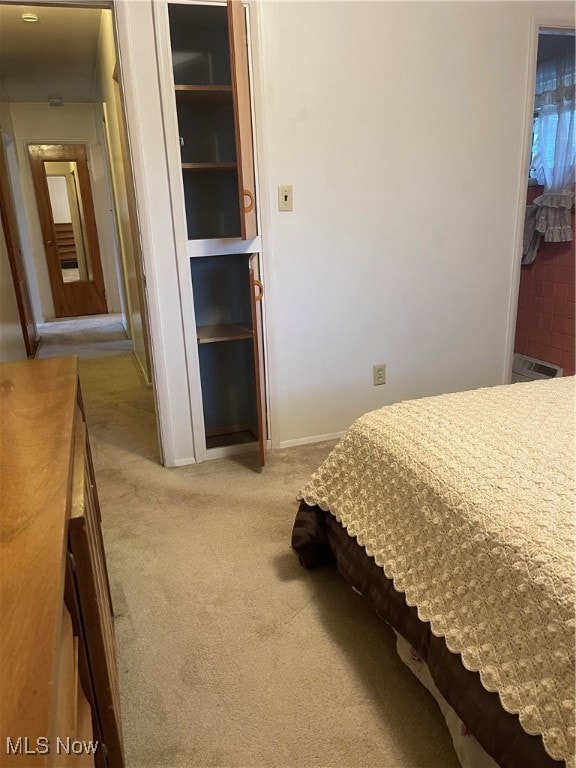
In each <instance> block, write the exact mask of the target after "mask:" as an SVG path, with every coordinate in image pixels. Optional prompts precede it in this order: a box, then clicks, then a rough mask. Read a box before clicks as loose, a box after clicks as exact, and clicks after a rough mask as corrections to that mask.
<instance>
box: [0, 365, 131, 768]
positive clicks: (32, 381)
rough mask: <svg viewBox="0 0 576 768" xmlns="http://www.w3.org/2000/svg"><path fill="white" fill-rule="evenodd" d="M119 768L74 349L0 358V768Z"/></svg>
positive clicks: (113, 679)
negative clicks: (21, 358)
mask: <svg viewBox="0 0 576 768" xmlns="http://www.w3.org/2000/svg"><path fill="white" fill-rule="evenodd" d="M69 765H70V766H95V767H96V768H123V766H124V756H123V747H122V731H121V722H120V701H119V691H118V676H117V668H116V652H115V642H114V626H113V620H112V602H111V599H110V588H109V583H108V573H107V570H106V561H105V556H104V547H103V544H102V534H101V529H100V509H99V505H98V496H97V492H96V485H95V480H94V470H93V466H92V459H91V456H90V445H89V442H88V437H87V431H86V424H85V421H84V414H83V408H82V400H81V395H80V388H79V383H78V365H77V360H76V358H75V357H59V358H50V359H46V360H29V361H26V362H22V363H2V364H0V766H1V767H2V768H4V767H5V766H6V768H8V767H9V766H20V768H28V766H30V768H34V766H47V767H48V768H52V767H57V768H60V766H69Z"/></svg>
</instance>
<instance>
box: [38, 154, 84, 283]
mask: <svg viewBox="0 0 576 768" xmlns="http://www.w3.org/2000/svg"><path fill="white" fill-rule="evenodd" d="M44 171H45V173H46V180H47V183H48V194H49V197H50V207H51V209H52V223H53V224H54V234H55V238H56V243H55V244H56V248H57V251H58V260H59V266H60V270H61V272H62V280H63V281H64V282H65V283H74V282H79V281H84V280H92V265H91V260H90V246H89V243H88V238H87V237H86V225H85V222H84V210H83V206H82V194H81V191H80V185H79V183H78V168H77V165H76V162H75V161H74V162H52V161H46V162H44Z"/></svg>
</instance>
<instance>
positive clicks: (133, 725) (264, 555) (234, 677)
mask: <svg viewBox="0 0 576 768" xmlns="http://www.w3.org/2000/svg"><path fill="white" fill-rule="evenodd" d="M80 379H81V384H82V390H83V396H84V401H85V408H86V412H87V420H88V428H89V431H90V440H91V444H92V450H93V455H94V463H95V468H96V478H97V483H98V490H99V495H100V502H101V507H102V514H103V527H104V538H105V545H106V551H107V557H108V567H109V571H110V579H111V584H112V593H113V599H114V604H115V612H116V636H117V646H118V656H119V669H120V686H121V695H122V710H123V712H122V714H123V726H124V738H125V748H126V757H127V768H203V767H204V766H220V767H222V768H232V767H234V768H241V767H244V766H246V767H248V766H250V767H253V768H256V767H258V768H275V767H278V768H312V767H313V766H323V767H326V768H328V767H330V768H356V767H358V768H360V767H362V768H371V767H372V766H374V768H376V766H377V767H378V768H457V766H458V762H457V759H456V757H455V754H454V752H453V749H452V746H451V741H450V737H449V736H448V733H447V731H446V730H445V728H444V726H443V720H442V717H441V715H440V712H439V710H438V708H437V706H436V704H435V702H434V701H433V699H432V698H431V697H430V696H429V695H428V694H427V693H426V692H425V691H424V690H423V689H422V688H421V687H420V685H419V683H418V682H417V681H416V680H415V679H414V678H413V677H412V675H411V673H410V671H409V670H408V669H407V668H405V667H404V666H403V664H402V662H401V661H400V660H399V659H398V658H397V656H396V654H395V647H394V639H393V635H392V633H391V632H390V631H389V630H388V629H387V628H386V627H385V626H384V625H383V624H382V622H381V621H380V620H379V619H377V618H376V617H375V616H374V615H373V614H372V613H371V611H370V610H369V609H368V607H367V606H366V605H365V603H364V601H363V599H362V598H361V597H359V596H358V595H356V594H355V593H354V592H353V591H352V590H351V589H349V588H348V587H347V586H346V585H345V584H344V582H343V581H342V580H341V578H340V577H339V576H338V574H337V573H335V572H333V571H332V570H330V569H328V570H322V571H314V572H307V571H305V570H303V569H302V568H301V567H300V565H299V563H298V560H297V558H296V556H295V555H294V553H293V552H292V551H291V549H290V546H289V542H290V532H291V525H292V520H293V517H294V514H295V511H296V506H297V504H296V501H295V496H296V493H297V491H298V489H299V487H300V486H301V485H302V484H303V483H304V481H305V480H306V479H307V478H308V475H309V474H310V473H311V472H312V471H313V470H314V469H315V468H316V466H317V465H318V464H319V463H320V462H321V461H322V459H323V458H324V456H325V455H326V454H327V452H328V450H329V449H330V447H331V444H319V445H307V446H303V447H299V448H290V449H286V450H278V451H271V452H269V453H268V455H267V466H266V469H265V470H264V471H263V472H262V473H258V472H255V471H254V466H255V464H254V460H253V458H252V457H250V456H244V457H238V458H236V459H229V460H218V461H211V462H206V463H204V464H200V465H196V466H191V467H182V468H178V469H166V468H164V467H162V466H160V465H159V464H158V448H157V444H156V436H155V429H154V423H155V422H154V409H153V403H152V394H151V390H150V389H147V388H146V387H144V386H143V385H142V383H141V379H140V374H139V371H138V368H137V366H136V363H135V362H134V359H133V357H132V356H131V355H125V354H124V355H122V354H121V355H118V356H115V357H103V358H100V359H91V358H89V357H88V359H81V361H80Z"/></svg>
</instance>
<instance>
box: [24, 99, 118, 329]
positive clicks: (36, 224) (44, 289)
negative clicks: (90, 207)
mask: <svg viewBox="0 0 576 768" xmlns="http://www.w3.org/2000/svg"><path fill="white" fill-rule="evenodd" d="M11 113H12V124H13V129H14V139H15V142H16V147H17V153H18V164H19V168H20V179H21V182H22V194H23V199H24V205H25V209H26V218H27V223H28V231H29V235H30V244H31V249H32V254H33V261H34V269H35V272H36V279H37V291H38V296H39V301H40V308H39V309H40V313H41V316H40V317H36V318H35V319H36V322H42V321H43V320H46V319H49V318H53V317H54V303H53V301H52V293H51V290H50V281H49V278H48V269H47V267H46V259H45V255H44V246H43V238H42V232H41V229H40V221H39V217H38V208H37V205H36V197H35V195H34V186H33V183H32V174H31V171H30V163H29V160H28V155H27V148H26V145H27V144H30V143H50V142H52V143H87V144H88V161H89V169H90V178H91V182H92V195H93V198H94V212H95V214H96V226H97V229H98V239H99V243H100V256H101V260H102V270H103V272H104V285H105V288H106V294H107V301H108V309H109V311H110V312H120V310H121V304H120V295H119V290H118V280H117V275H116V261H117V258H118V257H117V253H116V243H115V239H114V229H113V221H112V214H111V210H110V209H111V204H110V194H109V190H108V189H107V186H106V178H105V175H104V165H103V164H104V157H103V153H102V147H101V146H100V145H99V144H98V143H97V136H96V126H95V122H94V110H93V107H92V104H66V105H64V106H63V107H50V106H48V104H40V103H13V104H11Z"/></svg>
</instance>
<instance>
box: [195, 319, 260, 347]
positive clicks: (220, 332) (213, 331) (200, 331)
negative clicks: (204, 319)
mask: <svg viewBox="0 0 576 768" xmlns="http://www.w3.org/2000/svg"><path fill="white" fill-rule="evenodd" d="M196 336H197V338H198V344H212V343H214V342H217V341H238V340H239V339H251V338H253V336H254V333H253V331H252V329H251V328H246V327H245V326H243V325H233V324H232V323H226V324H223V325H199V326H197V327H196Z"/></svg>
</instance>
